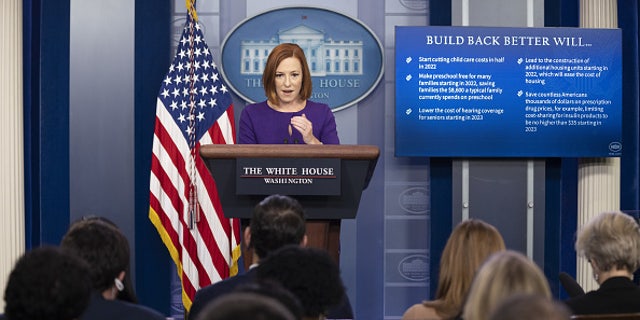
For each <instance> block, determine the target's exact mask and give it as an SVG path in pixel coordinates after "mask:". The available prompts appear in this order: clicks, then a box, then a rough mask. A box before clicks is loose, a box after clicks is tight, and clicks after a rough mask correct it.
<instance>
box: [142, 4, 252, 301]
mask: <svg viewBox="0 0 640 320" xmlns="http://www.w3.org/2000/svg"><path fill="white" fill-rule="evenodd" d="M187 16H188V17H187V23H186V24H185V28H184V30H183V32H182V37H181V38H180V43H179V44H178V49H177V52H176V56H175V58H174V59H173V62H172V64H171V66H170V67H169V72H168V73H167V75H166V77H165V78H164V80H163V83H162V85H161V87H160V92H159V95H158V98H157V101H156V120H155V121H156V122H155V131H154V136H153V155H152V159H151V179H150V187H149V189H150V200H149V201H150V204H149V219H150V220H151V222H152V223H153V225H154V226H155V227H156V229H157V230H158V233H159V234H160V237H161V238H162V241H163V242H164V244H165V245H166V247H167V249H168V250H169V253H170V255H171V258H172V259H173V261H174V262H175V264H176V267H177V270H178V275H179V277H180V279H181V282H182V302H183V304H184V307H185V309H186V310H189V309H190V308H191V303H192V301H193V297H194V296H195V293H196V291H197V290H198V289H199V288H201V287H204V286H207V285H209V284H211V283H214V282H217V281H220V280H222V279H224V278H227V277H229V276H231V275H234V274H236V273H237V271H238V258H239V257H240V245H239V243H240V224H239V221H238V220H237V219H229V218H225V216H224V214H223V212H222V207H221V205H220V199H219V198H218V191H217V187H216V184H215V181H214V180H213V177H212V176H211V174H210V172H209V171H208V169H207V167H206V166H205V164H204V162H203V160H202V159H201V158H200V156H199V149H200V146H201V145H203V144H225V143H227V144H228V143H234V141H235V140H234V139H235V126H234V123H235V121H234V117H233V102H232V100H231V95H230V94H229V92H228V89H227V86H226V85H225V84H224V83H223V81H222V79H221V78H220V74H219V73H218V70H217V67H216V64H215V63H214V62H213V59H212V57H211V52H210V51H209V48H208V47H207V45H206V43H205V41H204V36H203V34H202V30H201V28H200V25H199V24H198V23H197V22H196V21H194V19H193V18H192V17H191V15H190V14H187Z"/></svg>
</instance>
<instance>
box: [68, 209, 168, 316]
mask: <svg viewBox="0 0 640 320" xmlns="http://www.w3.org/2000/svg"><path fill="white" fill-rule="evenodd" d="M60 246H61V247H62V248H63V249H66V250H68V251H69V252H71V253H73V254H75V255H76V256H78V257H80V258H82V259H84V260H85V261H86V262H87V263H88V264H89V266H90V274H91V281H92V287H93V293H92V294H91V300H90V302H89V306H88V307H87V309H86V310H85V312H84V313H83V314H82V317H81V318H80V319H83V320H102V319H105V320H107V319H109V320H113V319H131V320H134V319H135V320H164V319H165V317H164V316H163V315H162V314H160V313H159V312H157V311H155V310H153V309H150V308H147V307H144V306H142V305H137V304H133V303H129V302H125V301H122V300H118V299H116V297H117V295H118V291H121V290H124V284H123V283H122V281H123V280H124V278H125V270H128V266H129V242H128V241H127V238H126V237H125V236H124V235H123V234H122V233H121V232H120V230H118V229H117V228H115V227H113V226H111V225H109V224H107V223H105V222H101V221H99V220H89V221H80V222H77V223H74V224H73V225H72V226H71V227H70V228H69V230H68V231H67V233H66V234H65V235H64V237H63V238H62V242H61V244H60Z"/></svg>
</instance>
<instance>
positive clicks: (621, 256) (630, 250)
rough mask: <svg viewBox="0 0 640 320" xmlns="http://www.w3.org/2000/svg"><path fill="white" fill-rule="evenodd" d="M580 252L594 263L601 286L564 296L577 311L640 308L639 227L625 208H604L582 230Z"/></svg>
mask: <svg viewBox="0 0 640 320" xmlns="http://www.w3.org/2000/svg"><path fill="white" fill-rule="evenodd" d="M575 247H576V251H577V252H578V255H580V256H582V257H585V258H586V259H587V260H588V261H589V263H590V264H591V268H592V270H593V277H594V279H595V281H596V282H597V283H598V284H599V285H600V287H599V288H598V290H595V291H590V292H587V293H586V294H584V295H582V296H577V297H573V298H570V299H568V300H565V303H566V304H567V305H568V306H569V308H571V310H572V311H573V313H574V314H603V313H632V312H640V288H639V287H638V286H637V285H636V284H634V283H633V281H632V280H631V279H633V272H634V271H635V270H636V269H638V267H639V266H640V261H639V260H640V227H639V226H638V224H637V223H636V221H635V220H634V219H633V218H632V217H631V216H629V215H627V214H625V213H622V212H603V213H600V214H599V215H597V216H595V217H594V218H593V219H591V221H589V222H588V223H587V224H586V225H585V226H584V227H583V228H582V230H580V231H579V233H578V237H577V239H576V244H575Z"/></svg>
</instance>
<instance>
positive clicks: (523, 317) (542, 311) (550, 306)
mask: <svg viewBox="0 0 640 320" xmlns="http://www.w3.org/2000/svg"><path fill="white" fill-rule="evenodd" d="M570 317H571V312H570V311H569V308H567V306H565V305H564V304H562V303H559V302H557V301H554V300H553V299H549V298H547V297H544V296H541V295H538V294H516V295H513V296H511V297H508V298H506V299H505V300H503V301H502V302H501V303H500V304H499V305H498V306H497V307H496V309H495V310H494V311H493V312H492V313H491V315H489V318H488V319H489V320H569V319H570Z"/></svg>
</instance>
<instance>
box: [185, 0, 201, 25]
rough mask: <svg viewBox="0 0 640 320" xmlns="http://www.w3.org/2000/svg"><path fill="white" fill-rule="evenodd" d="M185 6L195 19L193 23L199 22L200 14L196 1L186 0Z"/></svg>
mask: <svg viewBox="0 0 640 320" xmlns="http://www.w3.org/2000/svg"><path fill="white" fill-rule="evenodd" d="M185 6H186V7H187V11H189V14H190V15H191V18H193V21H196V22H197V21H198V12H196V0H193V1H191V0H185Z"/></svg>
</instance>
